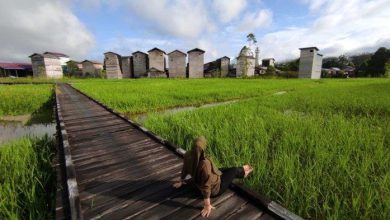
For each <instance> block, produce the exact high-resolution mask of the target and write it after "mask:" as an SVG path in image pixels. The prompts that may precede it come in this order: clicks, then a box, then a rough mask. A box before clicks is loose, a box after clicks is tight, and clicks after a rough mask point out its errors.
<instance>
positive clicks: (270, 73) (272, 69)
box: [265, 66, 276, 76]
mask: <svg viewBox="0 0 390 220" xmlns="http://www.w3.org/2000/svg"><path fill="white" fill-rule="evenodd" d="M265 75H267V76H275V75H276V70H275V67H273V66H268V67H267V70H266V71H265Z"/></svg>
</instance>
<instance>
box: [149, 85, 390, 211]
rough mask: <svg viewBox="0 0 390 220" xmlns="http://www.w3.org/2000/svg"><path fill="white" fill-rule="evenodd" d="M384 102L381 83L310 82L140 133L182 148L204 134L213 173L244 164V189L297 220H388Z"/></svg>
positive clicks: (388, 121)
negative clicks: (299, 219)
mask: <svg viewBox="0 0 390 220" xmlns="http://www.w3.org/2000/svg"><path fill="white" fill-rule="evenodd" d="M270 83H272V82H270ZM389 97H390V81H388V80H382V81H379V80H377V81H362V80H360V81H359V80H357V81H317V82H316V83H313V84H306V85H301V86H299V87H297V88H296V89H295V90H291V91H289V92H287V93H286V94H283V95H280V96H276V95H275V96H260V97H258V98H256V99H253V100H248V101H242V102H240V103H235V104H231V105H230V106H218V107H214V108H208V109H199V110H196V111H191V112H181V113H177V114H175V115H158V114H153V115H152V116H150V117H148V118H147V120H146V122H145V126H146V127H148V128H150V129H152V130H153V131H155V132H156V133H158V134H160V135H162V136H163V137H165V138H168V139H169V140H171V141H173V142H174V143H176V144H178V145H180V146H184V147H186V148H187V149H188V148H189V147H190V146H191V141H192V140H193V138H194V137H195V136H197V135H205V136H206V137H207V139H208V140H209V145H210V147H209V148H208V153H209V154H210V155H211V156H212V157H213V158H215V160H216V162H217V163H218V164H219V165H220V166H238V165H242V164H244V163H251V164H252V165H253V166H254V167H255V170H254V173H253V175H252V177H251V178H248V179H247V180H245V184H247V185H248V186H249V187H251V188H253V189H255V190H257V191H259V192H261V193H263V194H266V195H267V196H269V197H270V198H272V199H274V200H276V201H278V202H280V203H281V204H283V205H284V206H286V207H287V208H289V209H290V210H292V211H294V212H296V213H298V214H299V215H301V216H303V217H304V218H311V219H387V218H389V214H390V172H389V170H390V160H389V156H390V148H389V144H390V100H389Z"/></svg>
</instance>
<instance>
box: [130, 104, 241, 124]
mask: <svg viewBox="0 0 390 220" xmlns="http://www.w3.org/2000/svg"><path fill="white" fill-rule="evenodd" d="M245 100H246V99H245ZM238 101H242V100H239V99H235V100H229V101H225V102H215V103H208V104H203V105H200V106H180V107H174V108H168V109H165V110H162V111H158V112H157V113H158V114H176V113H179V112H183V111H192V110H195V109H200V108H210V107H216V106H221V105H229V104H232V103H236V102H238ZM152 113H156V112H146V113H140V114H127V115H126V116H127V117H129V118H131V119H133V120H135V121H137V122H138V123H141V124H142V123H143V122H145V120H146V119H147V118H148V115H149V114H152Z"/></svg>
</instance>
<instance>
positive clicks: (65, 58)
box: [43, 52, 70, 66]
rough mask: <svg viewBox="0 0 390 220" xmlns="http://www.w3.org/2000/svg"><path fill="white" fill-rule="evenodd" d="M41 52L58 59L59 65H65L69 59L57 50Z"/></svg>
mask: <svg viewBox="0 0 390 220" xmlns="http://www.w3.org/2000/svg"><path fill="white" fill-rule="evenodd" d="M43 54H47V55H52V56H55V57H57V58H58V59H59V60H60V63H61V66H66V63H67V62H68V61H70V59H69V56H68V55H66V54H63V53H57V52H44V53H43Z"/></svg>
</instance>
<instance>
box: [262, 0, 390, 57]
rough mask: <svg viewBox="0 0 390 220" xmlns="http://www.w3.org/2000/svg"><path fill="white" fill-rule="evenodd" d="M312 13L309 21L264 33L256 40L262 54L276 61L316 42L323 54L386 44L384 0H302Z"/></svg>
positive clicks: (389, 41) (389, 34)
mask: <svg viewBox="0 0 390 220" xmlns="http://www.w3.org/2000/svg"><path fill="white" fill-rule="evenodd" d="M305 2H306V3H307V4H308V7H309V9H310V10H311V12H312V13H313V14H312V15H318V18H317V19H315V20H314V21H313V22H312V23H311V24H310V25H308V26H303V27H291V28H285V29H282V30H280V31H276V32H272V33H268V34H266V35H264V37H262V38H260V40H259V42H260V43H261V44H260V47H261V49H262V51H264V56H274V57H276V58H277V59H278V60H279V61H280V60H284V59H292V58H295V57H298V56H299V49H298V48H300V47H307V46H317V47H319V48H320V50H321V52H322V53H324V55H325V56H337V55H340V54H351V53H356V52H363V51H364V50H365V49H371V50H373V49H375V50H376V49H377V48H378V47H380V46H390V28H388V27H389V23H390V13H388V12H389V11H390V4H389V1H388V0H378V1H364V0H313V1H305Z"/></svg>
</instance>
